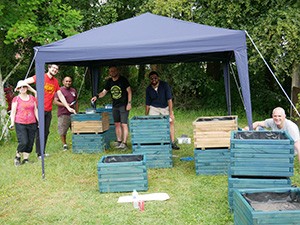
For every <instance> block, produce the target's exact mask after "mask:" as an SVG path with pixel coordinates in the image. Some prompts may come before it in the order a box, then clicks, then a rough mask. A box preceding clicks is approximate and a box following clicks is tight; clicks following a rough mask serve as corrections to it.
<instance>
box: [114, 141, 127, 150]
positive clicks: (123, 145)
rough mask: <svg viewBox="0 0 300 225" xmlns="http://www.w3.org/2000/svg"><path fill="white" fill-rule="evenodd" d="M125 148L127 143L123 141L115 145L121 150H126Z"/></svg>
mask: <svg viewBox="0 0 300 225" xmlns="http://www.w3.org/2000/svg"><path fill="white" fill-rule="evenodd" d="M127 148H128V147H127V145H126V144H125V143H123V142H122V143H121V144H120V145H119V146H118V147H117V149H123V150H126V149H127Z"/></svg>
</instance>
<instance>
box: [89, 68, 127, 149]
mask: <svg viewBox="0 0 300 225" xmlns="http://www.w3.org/2000/svg"><path fill="white" fill-rule="evenodd" d="M109 75H110V78H109V79H108V80H107V82H106V85H105V87H104V89H103V91H101V92H100V93H99V94H98V95H96V96H94V97H93V98H92V99H91V102H95V101H96V100H97V99H98V98H103V97H104V96H105V95H106V94H107V92H110V94H111V98H112V106H113V109H112V110H113V112H112V113H113V118H114V123H115V129H116V130H115V131H116V136H117V140H116V143H115V145H116V147H117V148H119V149H127V139H128V116H129V111H130V109H131V100H132V92H131V88H130V85H129V82H128V80H127V79H126V78H125V77H123V76H121V75H120V74H119V71H118V68H117V67H116V66H110V67H109Z"/></svg>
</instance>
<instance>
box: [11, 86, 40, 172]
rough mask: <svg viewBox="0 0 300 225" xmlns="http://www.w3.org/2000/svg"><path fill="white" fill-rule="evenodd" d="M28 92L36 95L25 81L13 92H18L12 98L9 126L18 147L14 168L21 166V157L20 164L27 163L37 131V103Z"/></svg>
mask: <svg viewBox="0 0 300 225" xmlns="http://www.w3.org/2000/svg"><path fill="white" fill-rule="evenodd" d="M28 90H29V91H31V92H33V93H34V94H35V93H36V91H35V90H34V89H33V88H32V87H30V86H29V85H28V84H27V83H26V82H25V81H23V80H20V81H19V82H18V83H17V86H16V88H15V91H18V92H19V94H18V95H17V96H15V97H14V98H13V100H12V105H11V114H10V122H11V124H10V126H9V128H10V129H12V128H13V127H15V129H16V134H17V139H18V147H17V152H16V157H15V159H14V164H15V166H19V165H21V156H23V160H22V164H24V163H28V158H29V155H30V153H31V152H32V148H33V144H34V137H35V133H36V130H37V121H38V110H37V101H36V98H35V97H34V96H32V95H29V94H28V93H27V91H28Z"/></svg>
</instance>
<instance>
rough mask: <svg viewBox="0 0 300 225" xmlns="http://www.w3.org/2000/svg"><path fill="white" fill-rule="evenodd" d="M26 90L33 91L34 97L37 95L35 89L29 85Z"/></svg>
mask: <svg viewBox="0 0 300 225" xmlns="http://www.w3.org/2000/svg"><path fill="white" fill-rule="evenodd" d="M28 90H29V91H31V92H32V93H33V95H34V97H37V92H36V90H35V89H33V88H32V87H31V86H30V85H29V87H28Z"/></svg>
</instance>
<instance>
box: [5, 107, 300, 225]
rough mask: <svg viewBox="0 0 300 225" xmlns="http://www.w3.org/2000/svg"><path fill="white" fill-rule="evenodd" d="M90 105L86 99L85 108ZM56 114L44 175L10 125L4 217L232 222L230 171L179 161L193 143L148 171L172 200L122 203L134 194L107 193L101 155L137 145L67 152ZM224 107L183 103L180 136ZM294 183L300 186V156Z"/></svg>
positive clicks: (153, 187)
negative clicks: (26, 157)
mask: <svg viewBox="0 0 300 225" xmlns="http://www.w3.org/2000/svg"><path fill="white" fill-rule="evenodd" d="M86 107H88V106H87V105H83V104H81V111H84V110H85V108H86ZM143 112H144V108H143V107H134V109H133V110H132V111H131V112H130V118H131V117H133V116H137V115H143ZM55 113H56V110H54V112H53V121H52V124H51V133H50V136H49V140H48V144H47V149H46V152H47V153H50V157H47V158H45V175H46V178H45V179H42V173H41V161H39V160H37V158H36V155H35V154H34V153H33V154H31V156H30V161H31V163H29V164H25V165H21V166H20V167H15V166H14V164H13V159H14V156H15V150H16V147H17V142H16V138H15V131H11V132H12V136H13V141H11V142H8V143H6V144H5V145H3V146H2V147H1V157H0V171H1V176H0V224H10V225H11V224H28V225H29V224H30V225H33V224H149V225H150V224H151V225H152V224H158V225H165V224H172V225H173V224H178V225H182V224H195V225H196V224H197V225H200V224H203V225H216V224H220V225H221V224H222V225H225V224H226V225H227V224H228V225H229V224H233V219H234V218H233V214H231V212H230V211H229V207H228V200H227V176H226V175H218V176H209V175H199V176H197V175H196V171H195V165H194V162H193V161H181V160H180V158H182V157H189V156H192V157H193V150H194V148H193V144H191V145H180V147H181V150H179V151H173V162H174V166H173V168H166V169H149V170H148V182H149V184H148V186H149V190H148V191H147V192H145V193H156V192H165V193H167V194H169V196H170V199H169V200H167V201H163V202H159V201H152V202H145V211H144V212H140V211H137V210H135V209H134V208H133V206H132V204H131V203H122V204H120V203H117V200H118V198H119V197H120V196H124V195H130V194H131V193H100V192H99V189H98V178H97V162H98V161H99V160H100V158H101V156H103V155H110V154H127V153H131V149H129V150H127V151H126V152H121V151H120V150H116V149H113V148H111V149H109V150H107V151H105V152H104V153H97V154H73V153H72V151H71V150H69V151H67V152H63V151H62V144H61V142H60V138H59V135H58V133H57V116H56V114H55ZM224 114H225V115H226V111H224V110H215V111H210V110H188V111H186V110H176V111H175V116H176V136H177V137H179V136H181V135H182V134H187V135H188V136H189V137H193V127H192V122H193V121H194V120H196V118H198V117H200V116H213V115H219V116H220V115H224ZM238 122H239V126H241V127H243V126H245V125H246V119H245V116H244V115H243V114H241V115H239V120H238ZM216 138H217V137H216ZM68 142H69V143H70V142H71V135H70V133H69V134H68ZM129 146H131V145H130V144H129ZM292 183H293V184H295V185H297V186H299V185H300V175H299V163H298V161H297V160H296V163H295V175H294V176H293V177H292ZM140 194H143V193H140Z"/></svg>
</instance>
